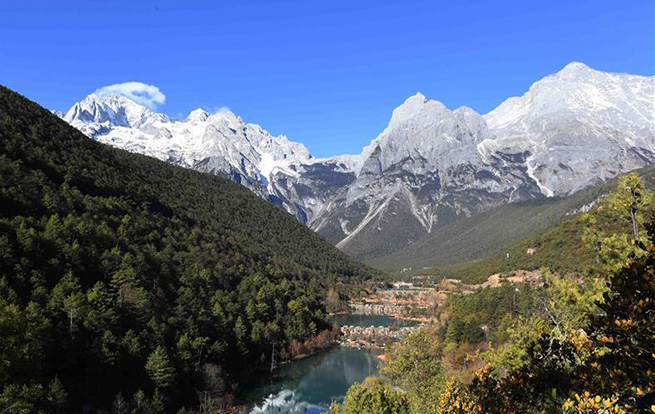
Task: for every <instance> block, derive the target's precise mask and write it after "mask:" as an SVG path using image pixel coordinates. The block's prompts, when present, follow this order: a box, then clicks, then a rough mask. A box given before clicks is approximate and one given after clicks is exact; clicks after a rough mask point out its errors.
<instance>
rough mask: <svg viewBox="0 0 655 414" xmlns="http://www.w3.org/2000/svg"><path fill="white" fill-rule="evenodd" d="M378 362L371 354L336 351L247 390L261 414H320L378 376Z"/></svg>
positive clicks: (291, 367) (290, 367)
mask: <svg viewBox="0 0 655 414" xmlns="http://www.w3.org/2000/svg"><path fill="white" fill-rule="evenodd" d="M377 372H378V361H377V359H376V358H375V356H374V355H373V354H372V353H371V352H369V351H367V350H359V349H352V348H338V347H337V348H332V349H330V350H328V351H326V352H323V353H321V354H319V355H316V356H312V357H309V358H306V359H304V360H300V361H296V362H293V363H291V364H289V365H287V366H284V367H282V368H280V370H279V371H278V373H277V375H276V376H275V377H273V378H271V379H269V380H268V381H267V382H266V383H261V384H256V385H255V386H253V387H252V388H251V389H250V390H246V394H247V395H248V399H249V400H250V401H260V402H259V403H255V404H254V405H253V406H252V407H251V408H249V410H248V411H246V412H250V413H252V414H256V413H257V414H258V413H280V414H283V413H298V414H301V413H312V414H313V413H320V412H324V411H326V409H327V407H328V406H329V405H330V402H332V401H342V400H343V396H344V395H345V393H346V391H347V390H348V387H350V385H352V384H353V383H355V382H361V381H363V380H364V378H366V377H368V376H371V375H376V374H377Z"/></svg>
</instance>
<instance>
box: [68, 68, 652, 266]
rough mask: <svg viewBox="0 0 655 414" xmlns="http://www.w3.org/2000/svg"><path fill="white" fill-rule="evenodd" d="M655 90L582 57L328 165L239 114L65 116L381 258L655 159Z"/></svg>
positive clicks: (84, 104)
mask: <svg viewBox="0 0 655 414" xmlns="http://www.w3.org/2000/svg"><path fill="white" fill-rule="evenodd" d="M654 82H655V78H653V77H643V76H635V75H627V74H615V73H606V72H600V71H596V70H593V69H591V68H589V67H587V66H585V65H584V64H581V63H572V64H569V65H567V66H566V67H565V68H564V69H563V70H561V71H560V72H558V73H556V74H554V75H551V76H548V77H546V78H544V79H542V80H540V81H538V82H536V83H535V84H534V85H532V87H530V89H529V91H528V92H526V94H525V95H523V96H521V97H515V98H510V99H508V100H507V101H505V102H503V103H502V104H501V105H500V106H499V107H498V108H496V109H495V110H493V111H491V112H490V113H488V114H486V115H484V116H481V115H480V114H478V113H476V112H475V111H473V110H472V109H470V108H467V107H461V108H458V109H456V110H449V109H448V108H446V107H445V106H444V105H443V104H442V103H440V102H438V101H434V100H428V99H427V98H426V97H425V96H423V95H421V94H416V95H414V96H412V97H410V98H408V99H407V100H406V101H405V102H404V103H403V104H402V105H401V106H399V107H398V108H396V109H395V110H394V111H393V114H392V116H391V119H390V121H389V125H388V126H387V127H386V128H385V129H384V131H382V133H381V134H380V135H379V136H378V137H377V138H375V139H374V140H373V141H372V142H371V144H370V145H368V146H367V147H365V148H364V149H363V151H362V153H361V154H359V155H347V156H337V157H331V158H327V159H315V158H312V156H311V155H310V154H309V151H308V150H307V149H306V148H305V147H304V146H303V145H302V144H299V143H295V142H292V141H289V140H288V139H287V138H286V137H284V136H279V137H274V136H272V135H271V134H269V133H268V132H267V131H265V130H263V129H262V128H261V127H260V126H258V125H254V124H247V123H245V122H243V120H242V119H241V118H239V117H238V116H236V115H234V114H233V113H231V112H225V113H218V114H209V113H207V112H205V111H203V110H200V109H199V110H195V111H192V112H191V113H190V114H189V116H188V118H187V119H186V120H181V121H175V120H171V119H170V118H168V117H167V116H166V115H163V114H157V113H155V112H152V111H150V110H148V109H147V108H145V107H142V106H140V105H138V104H136V103H134V102H132V101H130V100H129V99H127V98H124V97H108V98H105V99H99V98H98V97H97V96H94V95H90V96H88V97H87V98H85V99H84V100H83V101H81V102H79V103H77V104H75V105H74V106H73V107H72V108H71V109H70V110H69V111H68V113H67V114H66V115H65V116H64V119H66V120H67V121H68V122H69V123H71V124H72V125H74V126H76V127H77V128H78V129H80V130H82V131H83V132H85V133H86V134H87V135H89V136H91V137H93V138H94V139H97V140H99V141H102V142H105V143H107V144H110V145H114V146H117V147H120V148H124V149H127V150H130V151H134V152H140V153H143V154H146V155H151V156H154V157H157V158H159V159H162V160H165V161H168V162H172V163H175V164H179V165H182V166H185V167H188V168H194V169H197V170H200V171H205V172H209V173H214V174H220V175H224V176H228V177H230V178H232V179H233V180H235V181H237V182H240V183H242V184H243V185H245V186H247V187H248V188H250V189H252V190H253V191H255V192H256V193H258V194H260V195H261V196H262V197H266V198H268V199H269V200H270V201H272V202H274V203H275V204H277V205H278V206H280V207H281V208H283V209H285V210H286V211H288V212H289V213H290V214H293V215H295V216H296V217H297V218H298V219H299V220H301V221H302V222H303V223H306V224H307V225H308V226H309V227H311V228H312V229H314V230H316V231H317V232H318V233H320V234H321V235H323V236H324V237H326V238H327V239H328V240H330V241H331V242H333V243H335V244H337V246H339V247H340V248H342V249H343V250H344V251H346V252H348V253H351V254H353V255H355V256H357V257H359V258H369V257H375V256H379V255H382V254H387V253H390V252H393V251H395V250H398V249H400V248H403V247H405V246H407V245H409V244H412V243H413V242H414V241H416V240H418V239H419V238H421V237H422V236H424V235H425V234H427V233H429V232H431V231H432V230H433V229H434V228H436V227H437V226H440V225H442V224H444V223H448V222H452V221H453V220H457V219H458V218H459V217H462V216H471V215H474V214H476V213H478V212H481V211H483V210H485V209H488V208H490V207H492V206H496V205H499V204H502V203H509V202H513V201H517V200H525V199H531V198H539V197H550V196H557V195H566V194H570V193H573V192H575V191H578V190H580V189H582V188H584V187H587V186H590V185H593V184H595V183H598V182H600V181H603V180H605V179H607V178H611V177H613V176H615V175H617V174H619V173H622V172H626V171H629V170H632V169H635V168H639V167H642V166H645V165H648V164H651V163H653V162H654V161H655V120H654V119H653V116H654V115H653V114H654V113H655V83H654Z"/></svg>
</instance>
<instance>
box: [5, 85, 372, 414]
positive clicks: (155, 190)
mask: <svg viewBox="0 0 655 414" xmlns="http://www.w3.org/2000/svg"><path fill="white" fill-rule="evenodd" d="M96 114H98V113H97V112H96ZM125 115H126V119H128V120H129V122H132V121H133V119H134V118H132V115H134V114H132V113H126V114H125ZM101 116H102V115H101ZM137 118H138V119H143V118H141V117H137ZM100 119H102V118H100ZM0 178H1V180H2V186H1V188H0V325H1V326H2V327H3V328H2V334H1V336H2V341H3V343H4V344H10V346H9V348H4V349H3V352H5V351H6V352H10V353H11V355H6V354H3V355H5V356H6V357H7V358H8V359H6V360H7V361H9V363H8V364H5V363H3V364H2V366H0V396H1V397H2V398H3V399H4V400H3V401H5V400H6V398H9V399H10V400H12V399H13V400H14V401H31V402H32V403H34V401H37V402H38V404H40V405H39V407H42V409H44V410H45V411H47V412H54V411H55V409H58V410H60V411H62V412H79V411H81V407H83V406H84V407H85V410H91V409H92V408H94V407H96V408H98V407H105V408H106V407H109V405H110V404H111V401H112V399H113V398H114V397H115V396H116V394H117V393H119V392H121V393H122V394H123V396H125V397H126V398H129V397H130V396H131V395H132V394H134V393H135V392H136V391H137V390H138V389H142V390H144V391H145V392H146V394H147V395H152V394H153V390H155V389H158V390H159V391H158V392H159V395H162V394H165V403H166V407H167V408H166V410H167V411H170V412H176V411H177V410H178V409H179V407H180V405H181V404H186V405H187V406H189V405H194V404H196V401H195V398H196V395H198V394H197V392H207V393H208V394H207V395H211V396H216V397H217V398H218V397H219V396H221V395H224V394H225V393H226V392H230V391H231V390H233V389H234V388H233V386H234V385H235V384H236V383H237V382H240V381H241V380H242V379H243V378H244V376H246V375H247V374H248V372H249V371H251V370H253V369H256V368H257V367H258V366H259V365H260V364H262V363H263V364H266V363H268V361H269V359H270V355H271V352H272V350H276V349H277V350H279V349H280V348H281V347H283V346H285V345H286V344H287V343H288V342H289V341H291V340H292V339H297V340H303V339H304V338H308V337H311V336H313V335H315V334H317V332H318V330H319V329H321V328H322V327H325V326H327V324H326V323H325V321H324V320H323V317H322V311H321V310H322V309H323V305H322V304H321V301H322V298H323V292H324V289H325V287H326V286H327V285H328V284H332V283H334V282H336V281H337V280H344V281H349V280H362V279H364V278H369V277H372V276H374V275H376V274H377V273H376V272H374V271H372V270H370V269H369V268H366V267H364V266H363V265H361V264H359V263H357V262H355V261H353V260H352V259H350V258H349V257H347V256H345V255H344V254H343V253H341V252H340V251H338V250H337V249H336V248H335V247H334V246H332V245H330V244H328V243H327V242H325V241H324V240H323V239H321V238H320V237H319V236H317V235H316V234H315V233H313V232H312V231H311V230H309V229H307V228H306V227H305V226H303V225H301V224H300V223H298V222H297V221H296V220H295V219H293V218H292V217H290V216H288V215H287V214H285V213H283V212H282V211H280V210H279V209H277V208H276V207H274V206H273V205H271V204H269V203H267V202H265V201H263V200H261V199H260V198H259V197H257V196H256V195H254V194H252V193H251V192H250V191H248V190H246V189H245V188H243V187H242V186H239V185H236V184H234V183H232V182H230V181H228V180H224V179H222V178H219V177H215V176H212V175H208V174H202V173H199V172H196V171H192V170H189V169H184V168H179V167H176V166H172V165H169V164H166V163H164V162H161V161H158V160H155V159H153V158H150V157H145V156H142V155H137V154H131V153H129V152H127V151H122V150H118V149H114V148H111V147H109V146H106V145H104V144H100V143H97V142H94V141H92V140H89V139H88V138H87V137H85V136H84V135H83V134H81V133H80V132H79V131H77V130H75V129H74V128H71V127H70V126H69V125H68V124H66V123H65V122H63V121H62V120H60V119H58V118H57V117H56V116H55V115H53V114H51V113H50V112H49V111H46V110H44V109H42V108H40V107H39V106H38V105H37V104H35V103H33V102H30V101H28V100H27V99H25V98H23V97H21V96H20V95H18V94H16V93H14V92H12V91H10V90H8V89H6V88H4V87H0ZM3 359H4V358H3ZM244 367H247V369H244ZM55 378H56V380H55ZM52 381H55V382H54V383H58V384H59V385H61V386H63V388H64V389H65V390H66V392H67V394H68V405H67V406H66V407H62V406H57V407H54V406H51V404H54V403H53V402H52V401H50V400H48V397H47V395H46V394H47V393H48V392H51V391H52V389H53V387H55V388H57V389H59V388H61V387H60V386H59V385H57V386H53V385H52V384H53V382H52ZM48 384H50V386H49V385H48ZM49 389H50V391H49ZM59 394H61V393H59ZM21 398H23V399H24V400H21ZM155 399H156V398H155ZM49 401H50V402H49ZM49 404H50V405H49Z"/></svg>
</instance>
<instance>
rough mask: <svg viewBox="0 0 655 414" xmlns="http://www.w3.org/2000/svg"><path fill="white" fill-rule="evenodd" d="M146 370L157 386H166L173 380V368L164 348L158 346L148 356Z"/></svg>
mask: <svg viewBox="0 0 655 414" xmlns="http://www.w3.org/2000/svg"><path fill="white" fill-rule="evenodd" d="M146 372H148V375H149V376H150V379H151V380H152V382H154V383H155V385H156V386H157V387H158V388H168V387H170V386H171V385H172V384H173V381H174V380H175V368H174V367H173V365H172V364H171V361H170V359H169V358H168V354H167V353H166V350H165V349H164V347H162V346H161V345H160V346H158V347H157V348H156V349H155V350H154V351H153V352H152V353H151V354H150V356H149V357H148V362H147V363H146Z"/></svg>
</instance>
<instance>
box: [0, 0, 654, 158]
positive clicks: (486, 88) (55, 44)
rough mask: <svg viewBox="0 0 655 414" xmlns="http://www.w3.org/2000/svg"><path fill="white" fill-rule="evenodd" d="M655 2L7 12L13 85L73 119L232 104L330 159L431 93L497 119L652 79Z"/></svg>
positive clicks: (15, 6)
mask: <svg viewBox="0 0 655 414" xmlns="http://www.w3.org/2000/svg"><path fill="white" fill-rule="evenodd" d="M654 4H655V2H653V1H652V0H630V1H616V0H614V1H571V0H568V1H559V0H550V1H539V2H533V1H526V0H522V1H501V0H496V1H467V2H465V1H455V0H453V1H447V2H446V1H411V0H409V1H399V0H395V1H384V0H377V1H338V0H336V1H320V0H302V1H251V0H241V1H230V2H223V1H211V0H203V1H195V0H184V1H182V0H175V1H98V0H86V1H64V0H60V1H54V0H48V1H38V0H36V1H35V0H32V1H26V0H20V1H17V0H0V83H1V84H4V85H6V86H8V87H10V88H12V89H14V90H16V91H18V92H20V93H22V94H24V95H26V96H27V97H29V98H30V99H33V100H35V101H37V102H39V103H40V104H42V105H44V106H46V107H48V108H50V109H59V110H67V109H68V108H69V107H70V106H71V105H72V104H73V103H75V102H76V101H78V100H80V99H82V98H83V97H84V96H85V95H87V94H88V93H90V92H93V91H94V90H96V89H97V88H100V87H102V86H105V85H110V84H115V83H121V82H128V81H139V82H145V83H148V84H152V85H156V86H157V87H159V89H160V90H161V91H162V92H163V93H164V94H165V95H166V103H165V104H164V105H161V106H160V107H159V111H161V112H165V113H167V114H169V115H172V116H174V117H184V116H186V114H187V113H188V112H189V111H190V110H192V109H194V108H197V107H205V108H207V109H211V110H214V109H217V108H220V107H225V106H227V107H229V108H230V109H231V110H232V111H233V112H235V113H236V114H238V115H240V116H242V117H243V118H244V119H245V120H246V121H247V122H254V123H258V124H260V125H262V126H263V127H264V128H265V129H268V130H269V131H271V132H272V133H274V134H280V133H284V134H286V135H288V136H289V137H290V138H291V139H292V140H296V141H301V142H303V143H305V145H307V147H308V148H309V149H310V151H311V152H312V153H313V154H314V155H316V156H328V155H333V154H337V153H358V152H359V151H360V150H361V148H362V147H363V146H364V145H366V144H368V142H369V141H370V140H371V139H373V138H374V137H375V136H377V134H379V133H380V132H381V131H382V129H384V127H385V126H386V124H387V122H388V120H389V117H390V116H391V111H392V110H393V108H395V107H396V106H398V105H399V104H401V103H402V102H403V101H404V100H405V98H407V97H408V96H410V95H413V94H414V93H416V92H418V91H420V92H422V93H423V94H425V95H426V96H427V97H428V98H431V99H438V100H440V101H442V102H444V103H445V104H446V105H447V106H448V107H450V108H456V107H458V106H461V105H468V106H470V107H472V108H473V109H475V110H477V111H478V112H480V113H486V112H488V111H489V110H491V109H493V108H494V107H495V106H497V105H498V104H499V103H500V102H502V101H503V100H504V99H505V98H507V97H509V96H514V95H520V94H522V93H524V92H525V91H526V90H527V88H528V87H529V86H530V85H531V84H532V83H533V82H534V81H536V80H538V79H540V78H541V77H543V76H545V75H548V74H550V73H553V72H556V71H558V70H559V69H561V68H562V67H563V66H565V65H566V64H567V63H569V62H571V61H574V60H575V61H581V62H584V63H586V64H588V65H590V66H591V67H593V68H596V69H600V70H606V71H616V72H628V73H635V74H642V75H653V74H654V72H655V70H654V66H655V63H654V62H655V50H654V49H655V23H654V19H655V9H654V7H655V6H654Z"/></svg>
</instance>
